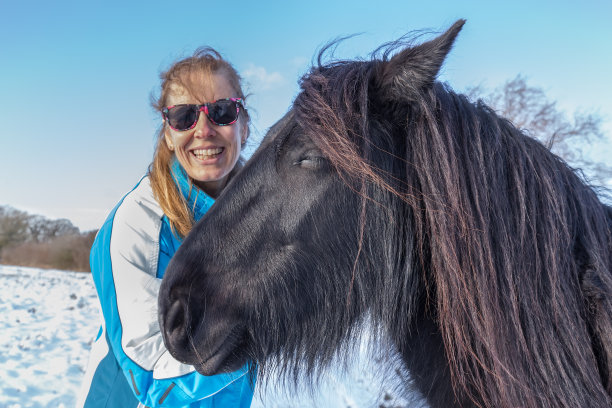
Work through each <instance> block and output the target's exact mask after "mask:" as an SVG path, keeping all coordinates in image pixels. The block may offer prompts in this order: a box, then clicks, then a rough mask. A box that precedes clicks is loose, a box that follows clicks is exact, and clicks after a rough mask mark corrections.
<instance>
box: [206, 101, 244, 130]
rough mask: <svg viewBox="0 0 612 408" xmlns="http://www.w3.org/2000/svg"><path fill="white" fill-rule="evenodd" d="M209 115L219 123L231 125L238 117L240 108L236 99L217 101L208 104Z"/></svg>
mask: <svg viewBox="0 0 612 408" xmlns="http://www.w3.org/2000/svg"><path fill="white" fill-rule="evenodd" d="M208 115H209V116H210V119H211V120H212V121H213V122H215V123H216V124H217V125H229V124H230V123H232V122H234V121H235V120H236V119H237V118H238V109H237V106H236V102H234V101H217V102H215V103H211V104H210V105H208Z"/></svg>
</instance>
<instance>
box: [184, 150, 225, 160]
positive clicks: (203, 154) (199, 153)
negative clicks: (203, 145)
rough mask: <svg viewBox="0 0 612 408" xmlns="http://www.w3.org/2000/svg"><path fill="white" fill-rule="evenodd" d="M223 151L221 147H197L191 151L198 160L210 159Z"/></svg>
mask: <svg viewBox="0 0 612 408" xmlns="http://www.w3.org/2000/svg"><path fill="white" fill-rule="evenodd" d="M222 151H223V148H222V147H217V148H216V149H198V150H192V151H191V152H192V153H193V155H194V156H195V157H197V158H198V159H200V160H206V159H212V158H214V157H217V156H218V155H219V154H220V153H221V152H222Z"/></svg>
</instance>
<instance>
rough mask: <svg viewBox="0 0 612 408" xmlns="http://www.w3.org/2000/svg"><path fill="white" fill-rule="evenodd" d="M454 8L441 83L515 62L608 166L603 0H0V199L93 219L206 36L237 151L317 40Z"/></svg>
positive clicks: (494, 76) (611, 59) (133, 171)
mask: <svg viewBox="0 0 612 408" xmlns="http://www.w3.org/2000/svg"><path fill="white" fill-rule="evenodd" d="M459 18H464V19H466V20H467V23H466V25H465V26H464V28H463V30H462V31H461V33H460V34H459V37H458V38H457V41H456V43H455V46H454V48H453V50H452V52H451V54H450V55H449V57H448V58H447V60H446V62H445V65H444V67H443V69H442V71H441V75H440V77H439V79H440V80H441V81H444V82H447V83H448V84H449V85H450V86H451V87H452V88H453V89H454V90H455V91H458V92H462V91H464V90H465V89H467V88H468V87H470V86H477V85H483V86H485V87H487V88H491V89H492V88H495V87H497V86H499V85H502V84H503V83H504V82H506V81H508V80H510V79H513V78H515V77H516V76H517V75H519V74H521V75H523V76H524V77H526V78H527V80H528V83H529V85H532V86H537V87H540V88H542V89H543V90H544V91H545V92H546V94H547V96H548V97H549V98H550V99H551V100H554V101H557V103H558V106H559V107H560V108H561V109H563V110H566V111H567V112H568V113H570V114H573V112H574V111H576V110H583V111H589V112H596V113H598V114H600V115H601V116H602V117H603V118H604V121H605V122H604V130H605V131H606V133H607V136H608V138H607V140H606V141H605V142H604V143H601V144H599V145H596V146H593V147H592V150H593V154H594V156H595V157H594V158H595V159H597V160H600V161H604V162H607V163H608V164H612V159H610V158H611V157H612V97H611V95H612V81H611V80H610V78H609V76H610V74H612V24H610V21H612V2H611V1H609V0H585V1H582V2H579V3H578V2H575V1H567V0H556V1H549V0H540V1H537V2H536V1H533V0H514V1H512V2H509V1H506V2H501V1H461V0H445V1H435V0H430V1H418V2H417V1H409V0H403V1H378V2H375V1H371V0H369V1H363V0H351V1H333V0H326V1H321V0H310V1H307V2H289V1H237V0H236V1H232V2H229V1H227V2H205V1H181V2H170V1H163V2H161V1H156V0H152V1H130V2H128V1H123V0H122V1H114V0H75V1H64V0H58V1H29V0H20V1H8V0H0V205H10V206H12V207H15V208H17V209H20V210H23V211H27V212H29V213H32V214H41V215H44V216H47V217H49V218H67V219H69V220H70V221H72V223H73V224H75V225H76V226H77V227H79V228H80V229H81V230H82V231H87V230H92V229H97V228H99V227H100V226H101V224H102V223H103V221H104V219H105V217H106V215H107V214H108V212H109V211H110V210H111V209H112V208H113V207H114V205H115V204H116V203H117V202H118V201H119V200H120V199H121V197H122V196H123V195H124V194H125V193H127V192H128V191H129V190H130V189H131V188H132V187H133V186H134V185H135V184H136V183H137V182H138V180H139V179H140V177H141V176H142V175H144V174H145V172H146V171H147V167H148V165H149V163H150V162H151V159H152V155H153V147H154V143H155V139H156V133H157V130H158V128H159V125H160V123H161V118H160V116H159V115H158V114H157V113H155V112H154V110H153V109H152V108H151V105H150V96H151V95H157V91H158V87H159V74H160V72H162V71H163V70H165V69H167V68H168V67H169V66H170V65H171V64H172V63H173V62H174V61H176V60H178V59H180V58H182V57H186V56H189V55H190V54H192V53H193V51H194V50H195V49H196V48H198V47H200V46H205V45H207V46H212V47H214V48H215V49H217V50H218V51H219V52H221V54H222V55H223V56H224V57H225V58H226V59H228V60H229V61H230V62H231V63H232V64H233V65H234V66H235V67H236V69H237V70H238V71H239V73H240V74H241V75H242V77H243V79H244V81H245V85H246V86H245V88H246V91H247V93H248V94H249V96H248V98H247V108H248V109H249V111H250V114H251V117H252V127H251V138H250V142H249V143H250V144H249V146H248V148H247V151H246V154H247V156H248V155H249V154H250V152H252V151H253V150H254V149H255V147H256V146H257V143H258V142H259V141H260V140H261V138H262V137H263V135H264V134H265V132H266V130H267V129H268V128H269V127H270V126H271V125H272V124H273V123H274V122H275V121H276V120H278V119H279V118H280V117H281V116H282V115H283V113H285V112H286V111H287V110H288V108H289V107H290V105H291V102H292V101H293V99H294V97H295V96H296V94H297V92H298V90H299V88H298V79H299V78H300V76H301V75H303V74H305V73H306V72H307V71H308V68H309V66H310V65H311V63H312V61H313V60H314V59H315V58H316V55H317V52H318V51H319V50H320V49H321V47H322V46H324V45H325V44H326V43H327V42H328V41H330V40H333V39H336V38H338V37H343V36H347V35H353V34H357V35H356V36H354V37H352V38H350V39H348V40H346V41H344V42H342V43H341V44H340V45H339V46H338V48H337V50H336V56H337V57H339V58H343V59H352V58H357V57H359V58H367V57H368V56H369V54H370V52H371V51H373V50H374V49H376V48H377V47H378V46H379V45H381V44H383V43H385V42H388V41H391V40H395V39H397V38H399V37H401V36H403V35H404V34H407V33H409V32H411V31H414V30H425V31H426V32H427V33H431V34H426V35H425V36H424V37H423V38H425V39H430V38H433V36H434V35H435V33H440V32H442V31H443V30H445V29H446V28H448V27H449V26H450V25H451V24H452V23H453V22H455V21H456V20H457V19H459Z"/></svg>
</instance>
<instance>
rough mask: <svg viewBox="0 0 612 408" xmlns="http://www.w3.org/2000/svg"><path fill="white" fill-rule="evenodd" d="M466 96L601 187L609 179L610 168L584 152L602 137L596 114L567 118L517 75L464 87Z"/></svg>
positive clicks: (611, 176) (580, 114)
mask: <svg viewBox="0 0 612 408" xmlns="http://www.w3.org/2000/svg"><path fill="white" fill-rule="evenodd" d="M466 95H467V96H468V97H469V98H470V99H472V100H477V99H482V100H483V101H484V102H485V103H486V104H487V105H489V106H490V107H491V108H493V109H494V110H495V111H496V112H497V113H498V114H499V115H500V116H502V117H504V118H506V119H508V120H510V121H511V122H512V123H513V124H514V125H515V126H516V127H518V128H519V129H522V130H523V131H525V133H526V134H528V135H530V136H531V137H533V138H535V139H537V140H539V141H540V142H542V143H543V144H544V146H546V147H547V148H548V149H550V150H551V151H552V152H553V153H555V154H556V155H558V156H559V157H561V158H563V159H564V160H565V161H566V162H567V163H568V164H569V165H570V166H572V167H574V168H579V169H581V170H583V171H584V173H585V174H586V176H587V177H588V178H589V179H591V180H592V181H594V182H595V183H596V184H599V185H600V186H603V185H605V184H606V181H607V180H609V179H610V178H612V167H610V166H609V165H607V164H605V163H601V162H596V161H594V160H592V159H591V158H589V157H588V154H586V153H585V152H584V148H585V147H587V146H588V145H592V144H593V143H595V142H598V141H601V140H602V139H603V138H604V132H603V131H602V129H601V127H602V117H601V116H600V115H598V114H596V113H585V112H578V111H577V112H574V116H573V118H568V116H567V115H566V114H565V113H564V112H562V111H560V110H559V109H558V108H557V103H556V102H553V101H550V100H549V99H548V98H547V97H546V94H545V93H544V91H543V90H542V89H541V88H538V87H534V86H530V85H528V84H527V80H526V79H525V78H524V77H523V76H521V75H518V76H517V77H516V78H514V79H512V80H509V81H507V82H506V83H505V84H504V85H503V86H500V87H498V88H496V89H494V90H493V91H488V90H487V89H485V88H483V87H482V86H476V87H471V88H468V90H467V92H466Z"/></svg>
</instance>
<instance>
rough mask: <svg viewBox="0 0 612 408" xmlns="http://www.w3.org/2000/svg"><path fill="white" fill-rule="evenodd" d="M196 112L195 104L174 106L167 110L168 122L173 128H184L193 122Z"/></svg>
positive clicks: (196, 115) (187, 127)
mask: <svg viewBox="0 0 612 408" xmlns="http://www.w3.org/2000/svg"><path fill="white" fill-rule="evenodd" d="M198 113H199V112H198V110H197V107H196V106H195V105H184V106H175V107H174V108H172V109H170V110H169V111H168V122H169V123H170V126H172V127H173V128H174V129H178V130H186V129H189V128H190V127H191V126H192V125H193V124H194V123H195V121H196V120H197V118H198Z"/></svg>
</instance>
